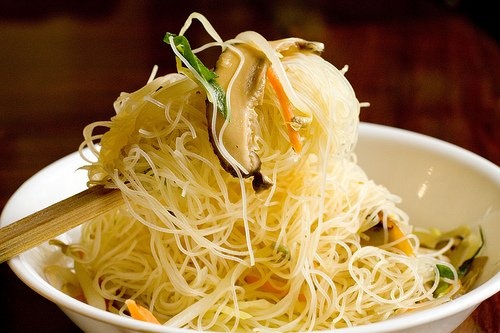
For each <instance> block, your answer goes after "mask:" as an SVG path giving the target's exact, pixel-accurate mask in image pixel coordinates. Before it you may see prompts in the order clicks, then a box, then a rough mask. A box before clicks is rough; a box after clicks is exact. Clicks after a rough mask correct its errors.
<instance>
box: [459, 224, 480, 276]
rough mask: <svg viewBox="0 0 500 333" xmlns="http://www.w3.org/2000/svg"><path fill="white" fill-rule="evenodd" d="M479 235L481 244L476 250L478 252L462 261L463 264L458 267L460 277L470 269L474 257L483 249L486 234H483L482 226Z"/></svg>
mask: <svg viewBox="0 0 500 333" xmlns="http://www.w3.org/2000/svg"><path fill="white" fill-rule="evenodd" d="M479 235H480V236H481V245H480V246H479V248H478V249H477V250H476V252H475V253H474V255H473V256H472V257H470V258H469V259H467V260H465V261H464V262H463V263H462V265H460V267H458V270H457V273H458V276H459V277H460V278H462V277H464V276H465V275H466V274H467V273H468V272H469V270H470V268H471V266H472V262H473V261H474V259H475V258H476V257H477V255H478V254H479V252H480V251H481V249H482V248H483V246H484V235H483V229H482V228H479Z"/></svg>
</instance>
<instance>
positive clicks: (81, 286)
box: [46, 13, 480, 331]
mask: <svg viewBox="0 0 500 333" xmlns="http://www.w3.org/2000/svg"><path fill="white" fill-rule="evenodd" d="M193 19H197V20H199V21H200V22H201V23H202V24H203V26H204V27H205V29H206V30H207V32H208V33H209V35H210V36H211V37H212V38H213V40H214V41H213V42H211V43H208V44H206V45H204V46H202V47H199V48H196V49H192V48H191V45H190V44H189V42H188V40H187V38H186V37H185V33H186V32H187V30H188V28H189V27H190V25H191V23H192V20H193ZM165 41H166V42H167V43H168V45H169V46H170V47H171V49H172V51H173V52H174V54H175V56H176V62H177V71H178V72H177V73H172V74H167V75H164V76H158V77H156V78H154V77H152V78H151V79H150V80H149V82H148V83H147V84H146V85H145V86H144V87H142V88H141V89H139V90H137V91H136V92H133V93H122V94H121V95H120V96H119V98H118V99H117V100H116V102H115V104H114V106H115V109H116V113H117V114H116V116H114V117H113V118H112V119H111V120H109V121H101V122H96V123H93V124H90V125H89V126H87V127H86V129H85V130H84V136H85V142H84V143H83V145H82V150H81V151H82V156H84V158H86V159H87V161H88V162H89V165H88V166H86V168H87V170H88V174H89V184H90V185H96V184H104V185H106V186H108V187H114V188H118V189H120V190H121V192H122V194H123V197H124V202H125V203H124V205H123V206H122V207H120V209H118V210H113V211H111V212H109V213H107V214H105V215H102V216H100V217H98V218H96V219H94V220H92V221H89V222H88V223H86V224H85V225H83V226H82V230H81V231H82V232H81V239H80V241H79V242H77V243H74V244H65V243H62V242H61V241H58V240H55V241H53V242H52V243H53V244H54V245H57V246H59V247H61V250H62V251H63V253H64V254H65V255H66V256H67V257H69V258H71V259H72V260H73V262H74V267H67V268H66V267H61V266H57V267H56V268H54V267H52V266H51V267H48V268H47V272H46V273H47V275H48V276H49V277H50V278H49V280H51V281H52V282H51V283H53V284H54V285H56V286H58V287H59V288H60V289H61V290H65V291H66V292H68V294H71V295H73V296H74V297H77V298H79V299H85V301H87V302H89V303H90V304H97V306H98V307H101V308H102V306H103V304H104V307H105V308H106V309H107V310H108V311H111V312H114V313H118V314H121V315H130V316H132V317H134V318H137V319H140V320H146V321H154V322H156V321H158V322H159V323H161V324H164V325H170V326H175V327H183V328H195V329H200V330H216V331H259V330H260V331H273V330H276V331H310V330H322V329H331V328H338V327H348V326H354V325H362V324H367V323H372V322H377V321H381V320H384V319H387V318H389V317H392V316H395V315H397V314H401V313H404V312H407V311H411V310H414V309H418V308H423V307H429V306H434V305H437V304H440V303H443V302H446V301H448V300H450V299H451V298H452V297H454V295H455V294H456V293H457V292H458V291H459V289H460V288H461V283H460V276H459V273H458V272H457V267H460V265H461V264H462V262H460V263H459V266H456V265H454V264H452V263H451V262H450V257H449V256H448V255H450V252H449V251H451V250H450V249H451V246H450V245H449V244H448V243H446V244H448V245H446V246H447V247H443V246H441V245H440V246H432V245H433V244H434V243H436V244H438V243H440V244H442V242H441V240H443V241H444V240H447V239H448V238H446V237H441V238H439V241H437V240H436V237H434V238H432V237H429V238H430V239H431V240H433V241H434V243H433V242H428V243H427V244H426V245H427V247H426V248H423V247H422V246H421V242H420V240H419V238H418V237H417V236H416V234H415V233H414V232H413V230H412V227H411V225H410V224H409V218H408V216H407V215H406V214H405V212H403V211H402V210H401V209H399V208H398V206H397V205H398V203H399V201H400V199H399V197H397V196H396V195H394V194H392V193H390V192H389V191H388V190H387V189H386V188H385V187H383V186H381V185H378V184H376V183H375V182H374V181H372V180H370V179H369V178H368V176H367V175H366V174H365V173H364V171H363V170H362V169H361V168H360V167H359V166H358V164H357V163H356V156H355V154H354V153H353V149H354V146H355V144H356V140H357V126H358V123H359V110H360V107H361V106H363V104H362V103H360V102H358V100H357V98H356V96H355V94H354V91H353V89H352V87H351V85H350V84H349V82H348V81H347V79H346V78H345V76H344V74H345V72H346V70H347V68H344V69H342V70H338V69H337V68H335V67H334V66H333V65H332V64H330V63H329V62H327V61H326V60H324V59H323V58H322V57H321V51H322V50H323V45H322V44H321V43H316V42H308V41H305V40H302V39H299V38H289V39H284V40H279V41H267V40H266V39H265V38H264V37H262V36H261V35H259V34H258V33H256V32H250V31H247V32H243V33H241V34H239V35H237V36H236V37H235V38H234V39H231V40H226V41H224V40H222V39H221V38H220V37H219V35H218V34H217V33H216V31H215V30H214V29H213V27H212V26H211V25H210V23H209V22H208V21H207V20H206V19H205V18H204V17H203V16H201V15H200V14H197V13H194V14H192V15H191V16H190V17H189V18H188V20H187V21H186V24H185V25H184V27H183V28H182V29H181V31H180V33H179V34H178V35H177V34H167V35H166V36H165ZM208 47H217V48H220V50H221V55H220V58H219V60H218V62H217V64H215V68H214V70H212V69H209V68H208V67H207V66H206V65H205V64H204V63H203V62H202V61H201V60H200V55H201V54H202V51H203V50H205V49H206V48H208ZM98 127H104V128H106V129H107V131H105V133H104V134H95V133H96V131H95V129H96V128H98ZM89 153H90V156H89ZM248 178H252V180H250V179H248ZM436 244H434V245H436ZM479 249H480V248H479ZM479 249H476V250H479ZM476 255H477V254H476ZM476 255H474V258H475V257H476ZM467 259H470V257H469V258H467ZM459 261H461V259H460V260H459ZM61 270H62V271H63V273H61ZM58 277H61V279H62V280H61V279H58ZM443 286H444V287H443Z"/></svg>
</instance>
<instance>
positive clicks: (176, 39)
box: [163, 32, 228, 118]
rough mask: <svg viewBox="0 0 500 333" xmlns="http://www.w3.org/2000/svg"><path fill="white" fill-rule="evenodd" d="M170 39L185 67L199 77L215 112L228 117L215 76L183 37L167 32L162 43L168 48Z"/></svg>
mask: <svg viewBox="0 0 500 333" xmlns="http://www.w3.org/2000/svg"><path fill="white" fill-rule="evenodd" d="M170 38H172V41H173V43H174V45H173V46H175V48H176V50H177V51H178V52H179V53H180V54H181V55H182V57H181V61H182V62H183V63H184V64H185V65H186V66H188V64H189V66H188V67H191V68H193V69H194V70H195V71H196V73H197V74H198V76H199V77H201V82H200V83H201V84H202V85H203V86H204V87H205V89H206V90H207V93H209V94H211V95H212V97H213V99H214V101H212V102H213V103H214V104H216V105H217V110H218V111H219V112H220V113H221V114H222V115H223V116H224V118H227V117H228V108H227V103H226V93H225V92H224V90H223V89H222V87H221V86H220V85H219V83H217V80H216V78H217V74H216V73H215V72H214V71H211V70H209V69H208V68H207V67H206V66H205V65H204V64H203V63H202V62H201V60H200V59H199V58H198V57H197V56H196V55H195V54H194V53H193V51H192V49H191V46H190V45H189V42H188V40H187V38H186V37H185V36H178V35H175V34H172V33H170V32H167V33H166V34H165V37H163V41H164V42H165V43H167V44H169V45H170V46H172V45H171V44H170Z"/></svg>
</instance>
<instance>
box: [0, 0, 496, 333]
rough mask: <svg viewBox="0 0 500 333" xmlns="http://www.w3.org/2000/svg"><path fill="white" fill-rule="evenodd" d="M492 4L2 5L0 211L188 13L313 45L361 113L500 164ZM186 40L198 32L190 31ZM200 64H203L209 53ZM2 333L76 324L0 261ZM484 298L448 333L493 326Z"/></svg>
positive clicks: (131, 80) (103, 110)
mask: <svg viewBox="0 0 500 333" xmlns="http://www.w3.org/2000/svg"><path fill="white" fill-rule="evenodd" d="M493 3H494V2H493V1H491V2H490V1H459V0H455V1H453V0H448V1H444V0H443V1H437V0H436V1H431V0H427V1H426V0H420V1H417V0H413V1H410V0H403V1H392V0H391V1H389V0H381V1H367V0H361V1H348V0H341V1H327V0H313V1H308V2H307V4H306V2H303V1H298V0H297V1H296V0H289V1H263V0H259V1H206V0H205V1H192V2H188V1H181V2H172V1H159V0H156V1H154V0H150V1H131V0H114V1H81V0H80V1H75V0H66V1H63V0H59V1H42V0H38V1H27V0H21V1H14V0H11V1H2V0H0V80H1V81H0V101H1V103H0V140H1V146H0V160H1V163H0V209H1V208H3V206H4V205H5V204H6V202H7V200H8V198H9V197H10V196H11V195H12V194H13V192H14V191H15V190H16V189H17V188H18V187H19V186H20V185H21V184H22V182H24V181H25V180H27V179H28V178H29V177H30V176H32V175H33V174H34V173H35V172H36V171H38V170H40V169H42V168H43V167H45V166H47V165H48V164H50V163H51V162H53V161H55V160H57V159H59V158H61V157H63V156H65V155H67V154H69V153H71V152H73V151H75V150H77V149H78V146H79V144H80V142H81V141H82V135H81V131H82V129H83V127H84V126H85V125H86V124H88V123H90V122H93V121H96V120H104V119H108V118H109V117H111V116H112V115H113V114H114V111H113V108H112V103H113V101H114V100H115V98H116V97H117V96H118V94H119V93H120V92H122V91H127V92H130V91H133V90H136V89H138V88H139V87H141V86H142V85H143V84H144V83H145V82H146V80H147V78H148V76H149V73H150V71H151V68H152V67H153V65H155V64H157V65H159V68H160V71H159V74H160V75H162V74H166V73H169V72H172V71H174V70H175V66H174V58H173V55H172V52H171V51H170V50H169V48H168V47H167V46H166V45H165V44H163V43H162V38H163V35H164V34H165V32H167V31H169V32H174V33H177V32H178V31H179V29H180V28H181V26H182V24H183V23H184V21H185V19H186V18H187V17H188V15H189V14H190V13H191V12H193V11H198V12H200V13H202V14H204V15H205V16H206V17H207V18H208V19H209V20H210V21H211V23H212V24H213V25H214V27H215V29H216V30H217V31H218V32H219V34H220V35H221V36H222V37H223V38H224V39H229V38H232V37H234V36H235V35H236V34H237V33H239V32H241V31H244V30H255V31H258V32H259V33H261V34H262V35H264V36H265V37H266V38H268V39H279V38H285V37H289V36H297V37H302V38H305V39H311V40H318V41H322V42H324V43H325V46H326V50H325V53H324V57H325V58H326V59H328V60H329V61H331V62H332V63H333V64H334V65H336V66H337V67H339V68H341V67H343V66H344V65H346V64H347V65H349V72H348V73H347V78H348V79H349V81H350V82H351V83H352V85H353V87H354V89H355V91H356V94H357V96H358V98H359V100H360V101H363V102H364V101H367V102H370V103H371V107H370V108H368V109H366V108H365V109H362V115H361V120H363V121H368V122H374V123H379V124H385V125H390V126H395V127H400V128H405V129H409V130H412V131H416V132H420V133H424V134H427V135H431V136H434V137H437V138H440V139H443V140H445V141H449V142H452V143H454V144H456V145H459V146H461V147H464V148H466V149H468V150H471V151H473V152H475V153H477V154H479V155H481V156H483V157H485V158H486V159H489V160H490V161H492V162H494V163H496V164H499V162H500V127H499V123H500V85H499V80H500V75H499V74H500V73H499V66H498V64H499V61H500V48H499V44H498V42H499V35H498V23H497V22H495V20H497V21H498V11H495V10H493ZM188 37H189V39H190V41H191V43H192V44H193V45H194V46H196V45H202V44H203V43H204V42H206V41H207V40H208V37H207V36H206V34H204V33H203V31H202V30H201V29H199V28H195V29H193V30H191V31H190V32H189V33H188ZM203 56H204V59H203V60H204V62H205V63H206V64H211V63H213V61H214V60H215V56H216V55H213V54H210V53H207V54H205V55H203ZM0 297H1V307H0V309H4V310H3V311H0V314H1V317H0V318H1V324H0V325H1V327H3V328H2V331H3V332H32V331H33V332H79V330H78V329H77V328H75V327H74V326H73V325H72V324H71V322H70V321H69V320H68V319H67V318H66V317H65V316H64V315H63V314H62V312H61V311H59V309H57V307H55V306H54V305H52V304H51V303H49V302H48V301H46V300H44V299H43V298H41V297H40V296H38V295H37V294H36V293H34V292H32V291H31V290H30V289H29V288H27V287H26V286H24V285H23V284H22V283H21V282H20V281H19V280H18V279H17V277H15V275H14V274H13V273H12V272H11V270H10V268H9V267H8V265H7V264H5V263H4V264H1V265H0ZM498 303H499V297H498V295H496V296H494V297H493V298H491V299H490V300H488V301H487V302H485V303H483V305H481V306H480V308H479V309H478V310H477V311H476V312H474V314H473V315H472V316H471V318H469V320H468V321H467V322H465V323H464V324H463V325H462V326H461V327H460V328H459V329H458V330H457V332H498V323H497V321H496V319H494V318H495V317H496V316H498V313H499V310H498Z"/></svg>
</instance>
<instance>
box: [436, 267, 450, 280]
mask: <svg viewBox="0 0 500 333" xmlns="http://www.w3.org/2000/svg"><path fill="white" fill-rule="evenodd" d="M436 266H437V269H438V271H439V276H440V277H443V278H446V279H453V277H454V276H453V271H452V270H451V269H450V267H448V266H446V265H440V264H437V265H436Z"/></svg>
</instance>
